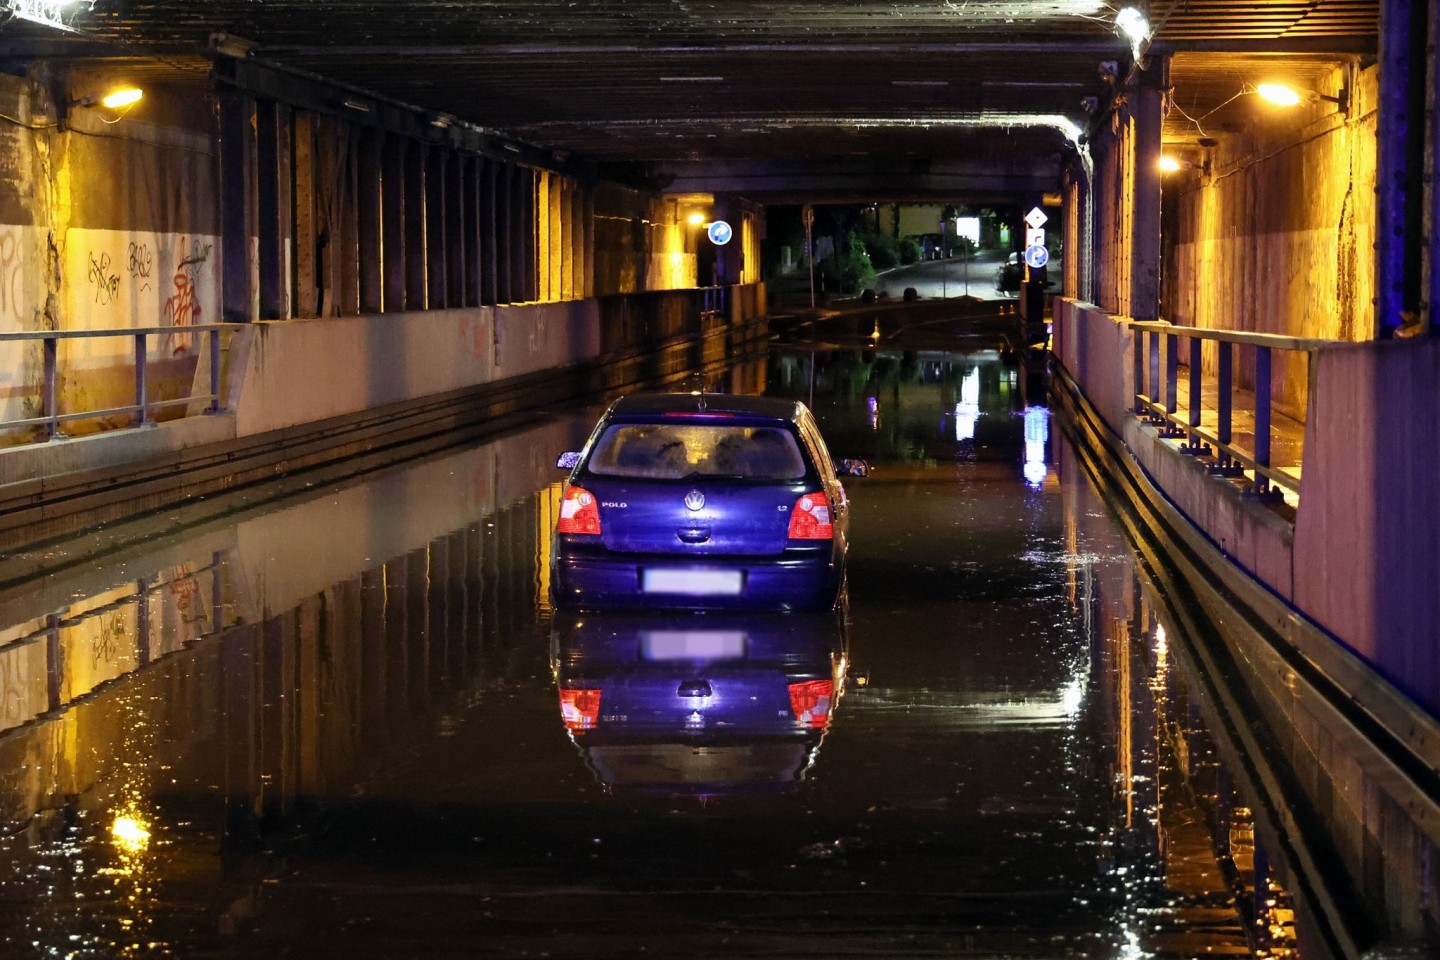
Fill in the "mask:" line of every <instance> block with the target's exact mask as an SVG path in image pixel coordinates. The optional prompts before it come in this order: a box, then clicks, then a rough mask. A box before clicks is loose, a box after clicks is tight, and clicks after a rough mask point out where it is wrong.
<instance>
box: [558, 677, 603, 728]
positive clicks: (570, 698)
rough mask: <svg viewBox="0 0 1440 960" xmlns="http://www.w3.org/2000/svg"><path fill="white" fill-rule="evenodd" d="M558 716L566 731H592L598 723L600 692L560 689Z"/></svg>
mask: <svg viewBox="0 0 1440 960" xmlns="http://www.w3.org/2000/svg"><path fill="white" fill-rule="evenodd" d="M560 716H561V718H563V719H564V721H565V729H566V730H572V731H584V730H594V729H595V724H596V723H598V722H599V721H600V691H599V690H577V689H574V688H566V687H561V688H560Z"/></svg>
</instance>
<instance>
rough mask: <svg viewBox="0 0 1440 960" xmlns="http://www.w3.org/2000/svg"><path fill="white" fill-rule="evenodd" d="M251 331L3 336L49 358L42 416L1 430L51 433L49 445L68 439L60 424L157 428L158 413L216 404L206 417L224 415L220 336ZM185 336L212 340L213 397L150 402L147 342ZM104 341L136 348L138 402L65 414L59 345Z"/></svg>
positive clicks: (235, 326) (1, 423) (191, 328)
mask: <svg viewBox="0 0 1440 960" xmlns="http://www.w3.org/2000/svg"><path fill="white" fill-rule="evenodd" d="M244 326H245V324H243V323H197V324H194V325H186V326H170V327H121V328H118V329H108V330H26V331H20V332H12V333H0V343H14V342H25V341H38V342H40V343H41V345H42V349H43V352H44V386H43V388H42V393H41V398H40V399H41V415H40V416H38V417H26V418H24V419H20V420H0V430H6V429H13V428H17V427H35V426H44V427H45V439H46V440H47V441H50V440H59V439H64V438H65V433H64V431H62V430H61V429H60V424H62V423H65V422H67V421H71V420H91V419H95V418H97V417H108V416H114V415H116V414H122V413H130V414H134V420H133V421H132V424H131V425H132V426H136V427H144V426H152V425H154V423H155V421H154V420H153V419H152V418H151V416H150V414H151V412H152V411H155V410H160V409H164V408H166V407H174V406H179V405H182V404H185V405H189V404H192V403H196V402H200V401H206V400H208V401H210V404H209V406H208V407H206V408H205V411H204V412H205V413H207V414H214V413H219V412H220V410H221V407H220V335H221V334H222V333H224V332H226V331H229V332H232V333H233V332H235V331H237V330H240V329H242V328H243V327H244ZM179 335H185V336H190V335H205V336H207V337H208V339H209V347H210V392H209V393H205V394H192V395H191V396H188V397H183V398H179V399H175V400H151V399H150V397H149V374H148V370H147V369H146V367H147V364H148V362H149V354H148V351H147V350H146V341H147V340H148V339H149V338H150V337H154V336H179ZM100 337H128V338H130V339H131V340H132V341H133V342H134V347H133V354H132V356H133V357H134V363H135V393H134V398H135V402H134V403H132V404H127V405H125V406H120V407H109V408H106V409H97V410H78V411H72V412H70V413H61V412H60V409H59V397H58V392H59V381H60V378H59V375H58V367H59V363H60V351H59V345H60V341H61V340H87V339H97V338H100Z"/></svg>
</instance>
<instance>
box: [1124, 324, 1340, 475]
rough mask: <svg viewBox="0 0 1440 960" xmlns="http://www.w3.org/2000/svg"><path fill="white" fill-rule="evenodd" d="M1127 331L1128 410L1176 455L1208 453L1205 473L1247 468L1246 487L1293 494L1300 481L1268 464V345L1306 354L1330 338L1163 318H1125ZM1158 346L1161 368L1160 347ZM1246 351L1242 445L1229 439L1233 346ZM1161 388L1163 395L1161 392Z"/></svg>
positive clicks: (1231, 435) (1271, 351)
mask: <svg viewBox="0 0 1440 960" xmlns="http://www.w3.org/2000/svg"><path fill="white" fill-rule="evenodd" d="M1128 326H1129V327H1130V329H1131V330H1132V331H1133V332H1134V339H1133V340H1132V346H1131V358H1132V362H1133V364H1134V373H1135V415H1136V416H1138V417H1141V418H1146V419H1149V420H1150V422H1152V423H1154V424H1155V425H1156V426H1157V427H1159V428H1160V434H1161V436H1164V437H1170V438H1172V439H1183V440H1184V443H1182V444H1181V445H1180V450H1181V452H1182V453H1187V454H1191V455H1194V456H1211V455H1213V456H1214V458H1215V463H1214V464H1213V465H1212V466H1211V468H1210V469H1211V471H1212V472H1214V473H1217V474H1220V475H1223V476H1232V477H1240V476H1243V475H1244V473H1245V471H1246V470H1249V471H1251V472H1253V473H1254V480H1253V488H1252V489H1253V492H1254V494H1255V495H1256V496H1258V497H1261V498H1265V499H1279V498H1281V497H1282V496H1283V494H1281V493H1280V491H1279V490H1277V489H1276V488H1277V487H1281V488H1284V489H1286V490H1289V491H1291V492H1293V493H1296V494H1298V493H1299V492H1300V481H1299V479H1298V478H1297V477H1295V476H1294V475H1292V474H1289V473H1286V472H1285V471H1283V470H1279V469H1276V468H1275V467H1274V466H1272V465H1271V446H1272V443H1273V440H1274V429H1273V420H1272V402H1271V396H1270V387H1271V371H1272V365H1273V361H1274V357H1273V354H1274V352H1275V351H1276V350H1281V351H1289V352H1292V353H1304V354H1306V356H1307V358H1308V356H1309V355H1310V354H1313V353H1314V352H1315V351H1316V350H1320V349H1322V348H1324V347H1327V346H1331V345H1333V344H1334V341H1332V340H1316V339H1305V338H1301V337H1285V336H1279V335H1277V334H1270V333H1248V332H1243V331H1238V330H1210V329H1204V328H1200V327H1177V326H1172V325H1171V324H1168V323H1154V322H1149V323H1143V322H1138V321H1131V322H1130V323H1129V324H1128ZM1182 339H1183V340H1186V341H1188V343H1187V347H1188V354H1189V356H1188V359H1187V362H1188V364H1189V371H1190V372H1189V380H1190V385H1189V391H1188V392H1189V398H1188V403H1187V407H1188V409H1186V410H1185V411H1184V412H1183V413H1182V412H1181V411H1180V409H1179V403H1178V394H1179V390H1178V382H1179V366H1180V341H1181V340H1182ZM1206 340H1209V341H1213V342H1215V343H1216V344H1217V352H1218V359H1217V362H1216V365H1215V380H1216V424H1215V429H1214V430H1210V429H1207V428H1205V427H1203V426H1202V425H1201V424H1202V400H1203V396H1204V381H1203V376H1204V374H1203V370H1202V363H1201V360H1202V357H1201V345H1202V344H1203V343H1204V341H1206ZM1162 341H1163V342H1164V345H1165V350H1164V351H1163V354H1164V362H1163V366H1162V362H1161V354H1162V351H1161V349H1160V347H1161V343H1162ZM1242 346H1243V347H1249V348H1252V349H1253V350H1254V359H1255V376H1254V391H1255V398H1254V403H1253V412H1254V416H1255V431H1254V437H1255V439H1254V444H1253V447H1254V449H1252V450H1249V451H1246V450H1242V449H1240V448H1239V447H1237V446H1236V444H1235V436H1234V414H1235V395H1236V391H1235V352H1236V348H1237V347H1242ZM1162 391H1163V395H1162Z"/></svg>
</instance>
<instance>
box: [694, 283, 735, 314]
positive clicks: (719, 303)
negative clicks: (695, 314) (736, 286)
mask: <svg viewBox="0 0 1440 960" xmlns="http://www.w3.org/2000/svg"><path fill="white" fill-rule="evenodd" d="M699 290H700V315H701V316H702V317H715V316H724V315H725V312H726V294H728V293H729V292H730V288H729V287H700V288H699Z"/></svg>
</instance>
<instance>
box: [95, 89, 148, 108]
mask: <svg viewBox="0 0 1440 960" xmlns="http://www.w3.org/2000/svg"><path fill="white" fill-rule="evenodd" d="M143 96H145V91H143V90H141V89H140V88H139V87H121V88H120V89H118V90H112V91H110V92H109V93H107V94H106V95H105V96H103V97H101V98H100V105H101V106H102V107H106V108H107V109H110V110H119V109H120V108H121V107H128V106H130V105H131V104H135V103H139V102H140V98H141V97H143Z"/></svg>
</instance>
